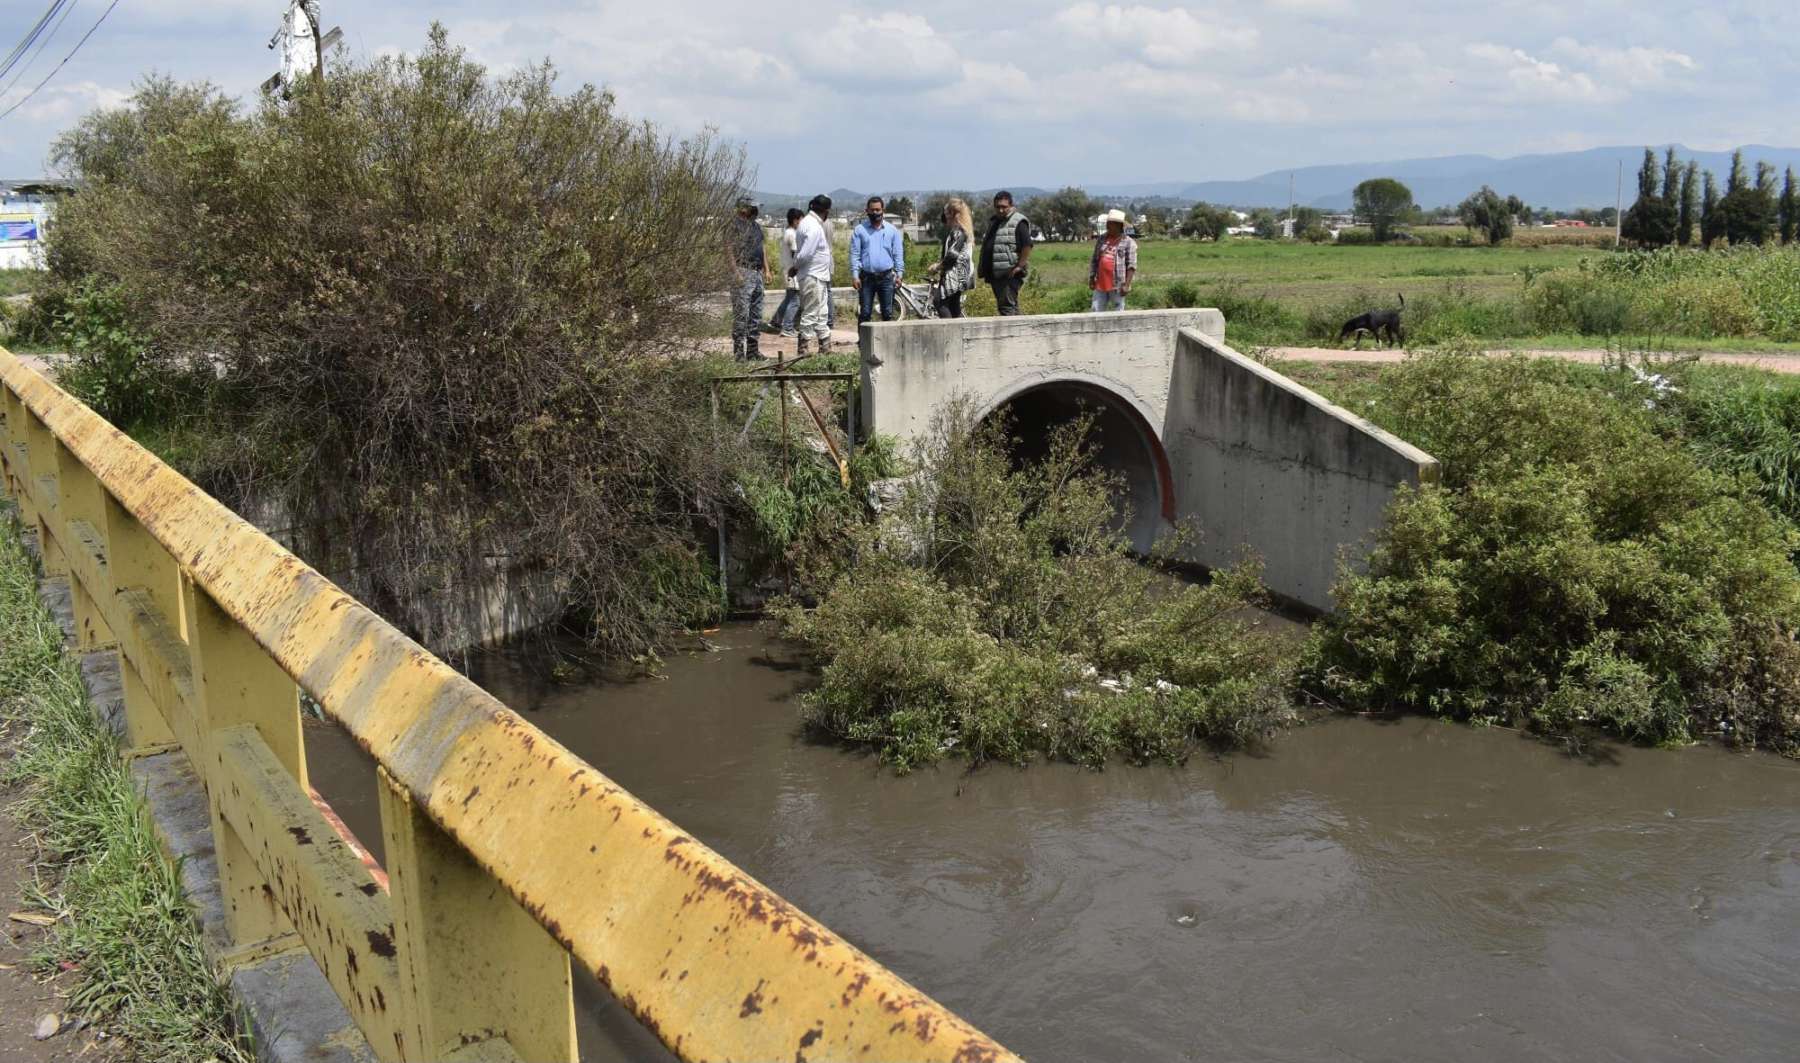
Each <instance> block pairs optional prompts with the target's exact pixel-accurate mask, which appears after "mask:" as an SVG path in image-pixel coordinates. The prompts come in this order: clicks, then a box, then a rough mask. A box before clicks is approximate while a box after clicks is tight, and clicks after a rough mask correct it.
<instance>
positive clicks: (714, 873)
mask: <svg viewBox="0 0 1800 1063" xmlns="http://www.w3.org/2000/svg"><path fill="white" fill-rule="evenodd" d="M0 396H3V398H4V414H5V420H6V433H5V437H4V439H0V466H3V467H4V473H5V487H6V490H7V492H8V493H9V494H10V495H11V496H12V497H13V498H14V499H15V500H16V501H17V503H18V506H19V508H20V511H21V517H22V519H23V520H24V521H25V522H26V523H27V524H28V525H30V526H33V527H35V528H36V529H37V532H38V534H39V537H40V543H41V544H42V556H43V563H44V565H45V568H46V569H47V570H48V571H50V572H52V573H57V574H66V575H67V576H68V577H69V584H70V588H71V591H72V595H73V599H74V611H75V618H76V626H77V639H78V641H79V643H80V646H81V648H83V649H98V648H102V647H106V646H113V645H116V646H117V647H118V652H119V657H120V672H121V673H122V675H123V679H124V693H125V718H126V740H127V743H128V744H129V745H130V746H131V747H134V748H136V749H139V750H146V751H147V750H151V749H157V748H173V747H179V748H180V749H181V750H182V751H183V752H184V753H185V754H186V756H187V758H188V760H189V761H190V762H191V763H192V765H193V767H194V770H195V772H196V773H197V774H198V776H199V777H200V778H201V780H202V781H203V782H204V784H205V786H206V790H207V793H208V797H209V803H210V805H211V808H212V825H213V834H214V842H215V847H216V849H217V852H218V863H219V880H220V886H221V888H222V890H223V893H224V897H225V909H226V920H227V924H228V928H229V931H230V934H231V938H232V941H233V944H234V951H233V953H232V956H234V957H239V958H243V957H253V956H261V955H267V954H268V953H269V952H271V951H275V950H280V949H283V948H287V947H295V946H298V945H300V944H304V945H305V947H306V948H307V949H308V950H309V951H310V952H311V954H312V956H313V958H314V959H315V960H317V962H318V964H319V967H320V968H321V969H322V970H323V971H324V973H325V976H326V978H328V979H329V980H330V982H331V984H332V986H333V987H334V988H335V989H336V990H337V994H338V996H339V997H340V998H341V999H342V1000H343V1002H344V1006H345V1007H346V1008H347V1009H348V1010H349V1012H350V1014H351V1015H352V1016H353V1017H354V1019H355V1020H356V1023H357V1025H358V1026H359V1027H360V1028H361V1030H362V1031H363V1033H364V1034H365V1035H366V1036H367V1038H368V1041H369V1044H370V1046H371V1047H372V1048H373V1050H374V1051H375V1053H376V1054H377V1055H378V1056H380V1057H381V1058H383V1059H401V1060H414V1059H527V1060H551V1059H563V1060H573V1059H575V1058H576V1049H575V1020H574V1005H573V1002H572V997H571V982H570V963H571V956H572V957H573V960H574V961H575V962H578V963H580V964H582V965H583V966H585V967H586V968H587V969H588V970H591V971H592V972H593V973H594V974H595V975H596V976H598V978H599V979H600V981H601V982H603V983H604V984H605V985H607V986H608V987H609V988H610V989H611V990H612V992H613V994H614V995H615V996H616V997H617V998H618V999H619V1000H620V1001H621V1002H622V1003H623V1004H624V1005H625V1007H626V1008H627V1009H629V1010H630V1011H631V1012H632V1014H634V1015H635V1016H637V1018H638V1020H639V1021H640V1022H642V1023H643V1024H644V1025H645V1026H646V1027H648V1028H649V1029H650V1030H651V1031H653V1032H654V1033H655V1034H656V1035H657V1036H658V1037H659V1038H661V1040H662V1041H663V1043H664V1044H666V1045H668V1046H669V1048H670V1049H672V1050H673V1051H674V1052H675V1053H676V1054H677V1055H679V1056H681V1057H683V1058H687V1059H726V1058H731V1059H799V1058H806V1059H818V1060H841V1059H908V1060H915V1059H916V1060H998V1059H1010V1058H1013V1057H1012V1056H1011V1055H1010V1053H1008V1052H1007V1051H1006V1050H1005V1049H1003V1048H1001V1047H1000V1046H999V1045H997V1044H996V1043H995V1042H993V1041H992V1040H990V1039H989V1038H987V1037H986V1036H985V1035H983V1034H982V1033H981V1032H979V1031H978V1030H976V1029H975V1028H974V1027H972V1026H970V1025H969V1024H968V1023H966V1022H964V1021H962V1020H961V1019H959V1018H957V1017H956V1016H955V1015H953V1014H951V1013H950V1012H949V1011H947V1010H946V1009H945V1008H943V1007H942V1006H941V1005H939V1004H938V1003H936V1002H935V1001H933V1000H931V999H930V998H928V997H926V996H925V995H924V994H922V993H920V992H919V991H918V990H916V989H914V988H913V987H912V986H910V985H908V984H907V983H906V982H904V981H902V980H901V979H900V978H899V977H898V976H896V975H895V974H893V973H892V972H890V971H888V970H887V969H886V968H884V967H882V966H881V965H880V964H878V963H876V962H874V961H873V960H871V959H870V958H869V957H867V956H865V955H863V954H862V953H861V952H860V951H858V950H857V949H856V948H855V947H853V946H851V945H850V944H849V943H848V942H846V941H845V940H844V939H843V938H841V937H839V936H838V935H836V934H833V933H831V932H830V931H828V930H826V928H825V927H824V926H822V925H821V924H819V923H817V922H815V921H814V920H813V919H811V918H810V917H808V916H807V915H805V914H804V913H802V912H800V911H799V910H797V909H796V908H794V906H793V905H791V904H789V903H787V902H786V901H784V900H782V898H781V897H779V896H777V895H776V894H775V893H774V892H772V891H770V890H769V889H767V888H766V887H764V886H762V885H761V884H760V883H758V882H756V881H755V880H754V879H752V878H751V877H750V876H748V875H746V874H745V873H744V872H742V871H740V870H739V869H738V868H736V867H734V866H733V865H731V864H730V863H729V862H727V861H726V860H725V859H724V858H722V857H720V856H719V855H718V854H717V853H714V852H713V851H712V850H711V849H708V848H707V847H706V846H704V845H702V844H700V843H699V842H698V841H696V840H695V839H694V838H692V837H690V836H688V835H687V834H685V833H683V832H682V831H681V830H680V829H679V828H678V827H676V826H675V825H674V824H673V823H671V822H669V821H668V820H667V819H664V818H663V817H662V816H661V815H659V814H658V813H657V812H656V811H655V810H654V809H651V808H650V807H648V806H647V805H645V804H643V803H642V802H641V801H639V800H637V799H636V798H635V797H633V796H632V795H631V794H629V793H626V792H625V791H624V790H623V789H621V788H620V787H619V786H618V785H617V784H615V783H613V782H612V781H611V780H610V779H608V778H607V777H606V776H604V775H602V774H600V773H599V772H597V771H595V770H594V769H593V768H592V767H590V766H588V765H587V764H586V763H585V762H583V761H582V760H581V759H580V758H578V757H576V756H575V755H574V754H572V753H570V752H569V751H568V750H566V749H564V748H563V747H562V746H561V745H559V744H557V743H556V742H555V741H554V740H553V739H551V738H550V737H549V736H548V735H546V734H544V733H543V732H542V731H540V730H538V729H537V728H536V727H533V726H532V725H531V724H529V723H527V722H525V721H524V720H523V719H521V718H520V717H519V716H518V715H517V714H515V713H514V712H512V711H511V710H510V709H508V708H507V707H506V706H504V705H502V704H501V703H500V702H498V701H497V700H495V699H494V698H493V697H492V696H491V695H489V694H488V693H486V692H485V691H483V690H481V689H480V688H479V687H477V686H475V685H474V684H473V683H471V682H469V681H468V680H467V679H465V678H463V677H462V676H461V675H459V674H457V673H456V672H455V671H454V670H452V669H451V668H450V667H449V666H448V665H446V664H444V663H443V662H442V661H439V660H438V659H437V658H436V657H433V656H432V655H431V654H429V653H427V652H425V651H424V650H423V649H421V648H420V647H419V646H418V645H417V644H416V643H414V642H413V641H412V640H410V639H408V638H407V637H406V636H404V635H402V634H401V633H400V632H399V631H397V630H395V629H394V628H393V627H392V626H390V625H389V624H387V623H386V622H385V621H383V620H382V619H381V618H380V617H378V616H376V615H375V614H374V613H372V612H370V611H369V610H368V609H367V608H366V607H364V606H363V605H361V604H360V603H358V602H357V601H356V600H355V599H354V598H352V597H350V596H349V595H347V594H345V593H344V592H343V591H341V590H339V589H338V588H337V587H336V586H334V585H332V584H331V583H330V582H329V581H328V580H326V579H325V578H324V577H323V576H321V575H319V573H317V572H315V571H314V570H313V569H311V568H310V567H308V566H307V565H306V564H304V563H303V562H301V561H300V560H299V559H298V558H296V557H294V556H293V555H292V554H290V553H289V552H288V551H287V550H285V549H283V548H282V547H281V546H279V545H277V544H276V543H275V542H274V541H272V540H271V539H269V538H268V537H267V536H265V535H264V534H262V533H261V532H260V531H258V530H257V529H256V528H254V527H252V526H251V525H250V524H248V523H247V522H245V521H244V520H243V519H241V518H240V517H238V516H237V515H235V514H233V513H232V512H231V511H230V510H228V509H226V508H225V507H224V506H223V505H222V504H220V503H219V502H218V501H217V500H215V499H213V498H211V497H210V496H208V495H206V494H205V493H203V492H202V491H200V490H199V489H198V488H197V487H195V486H194V485H193V484H191V483H189V482H188V481H187V480H186V479H185V478H183V477H182V476H181V475H180V474H179V473H177V472H176V471H175V470H174V469H171V468H170V467H168V466H167V465H165V464H163V463H162V462H161V461H160V460H158V459H157V458H156V457H155V456H154V455H152V454H150V453H149V452H148V451H146V450H144V449H143V448H142V447H140V446H138V445H137V444H136V443H135V442H133V441H132V440H131V439H129V438H128V437H126V436H125V435H124V434H123V433H122V432H120V431H118V430H117V429H115V428H114V427H113V426H112V425H110V424H108V423H107V422H106V421H105V420H103V419H102V418H101V417H100V416H99V415H98V414H96V413H94V412H93V411H92V410H90V409H88V408H87V407H86V406H84V405H82V404H81V403H80V402H78V401H76V400H75V399H73V398H71V397H70V396H69V395H67V394H66V393H64V392H63V391H62V390H61V389H60V388H58V387H57V386H56V385H55V384H53V383H51V382H50V381H49V380H46V379H45V378H44V377H42V376H40V375H39V374H37V373H36V372H34V371H32V370H31V369H30V368H28V367H27V366H25V365H24V364H23V363H21V362H20V361H19V360H18V359H17V358H15V357H14V356H13V355H11V354H10V353H6V352H5V351H3V350H0ZM301 690H305V691H306V692H307V693H309V694H311V695H312V696H313V697H314V698H315V699H317V701H318V703H319V704H320V705H321V706H322V707H323V709H324V711H325V713H326V715H328V716H330V717H331V718H332V719H334V720H336V721H337V722H338V723H339V724H341V725H343V726H344V727H345V728H346V729H347V730H348V731H349V732H350V734H351V735H353V736H354V737H355V738H356V740H357V741H358V742H359V743H360V744H361V745H362V746H363V747H364V748H366V749H367V750H368V751H369V752H370V753H371V754H372V755H373V756H374V759H375V760H376V762H377V763H378V765H379V768H378V771H379V774H380V779H381V786H380V794H381V821H382V832H383V836H384V841H385V843H386V852H385V855H386V869H387V874H388V882H387V883H386V884H385V885H384V883H383V882H382V881H381V879H380V876H379V875H378V874H376V873H375V872H373V871H372V870H371V869H370V868H369V867H368V866H367V865H366V864H365V863H364V861H363V859H362V858H361V856H360V854H359V853H358V852H357V851H356V849H355V848H354V847H353V846H352V845H351V844H350V843H349V842H348V841H347V840H346V839H345V838H343V836H342V835H341V834H340V833H339V832H338V831H337V830H336V829H334V827H333V826H332V825H331V824H330V823H329V821H328V820H327V819H326V818H325V815H324V813H323V812H322V811H321V810H320V809H319V808H318V807H317V806H316V805H315V803H314V801H313V800H312V798H311V797H310V796H309V791H308V787H307V781H306V757H305V754H304V751H303V745H302V741H303V740H302V735H301V725H300V720H301V717H300V704H299V691H301ZM227 962H231V958H230V957H228V958H227Z"/></svg>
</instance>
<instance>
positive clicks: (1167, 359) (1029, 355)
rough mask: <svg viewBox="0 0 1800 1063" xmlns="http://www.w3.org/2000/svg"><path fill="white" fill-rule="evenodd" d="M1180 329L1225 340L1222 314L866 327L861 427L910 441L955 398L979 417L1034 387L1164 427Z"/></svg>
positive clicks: (1153, 312)
mask: <svg viewBox="0 0 1800 1063" xmlns="http://www.w3.org/2000/svg"><path fill="white" fill-rule="evenodd" d="M1183 329H1191V330H1194V331H1196V332H1198V333H1200V334H1202V335H1207V336H1211V337H1212V338H1213V339H1215V340H1216V341H1218V342H1220V343H1223V342H1224V339H1225V317H1224V315H1223V314H1221V313H1219V312H1218V311H1217V310H1146V311H1136V312H1131V313H1115V314H1042V315H1035V316H1030V317H1025V316H1020V317H985V318H961V319H956V320H930V321H894V322H870V323H869V324H866V325H863V326H862V331H861V337H860V345H861V349H862V374H863V409H862V415H863V418H864V423H865V424H867V425H868V428H869V430H870V431H872V432H885V433H888V434H890V435H894V436H897V437H899V438H900V439H901V440H909V439H912V438H914V437H916V436H919V435H922V434H923V433H924V432H925V431H926V429H927V428H929V426H930V424H931V415H932V413H933V412H934V411H936V410H937V409H938V408H940V407H941V406H943V405H944V403H946V402H948V401H949V400H950V399H952V398H954V397H955V396H957V395H968V396H970V397H971V398H972V399H973V400H974V401H975V402H976V404H977V407H978V412H979V413H983V414H985V413H986V412H987V411H989V410H992V409H993V408H995V407H997V406H999V405H1000V404H1002V403H1004V402H1006V401H1008V400H1009V399H1011V398H1013V397H1014V396H1016V395H1019V394H1020V393H1021V392H1024V391H1028V390H1030V389H1031V388H1033V387H1037V386H1039V385H1043V384H1051V383H1062V382H1080V383H1088V384H1092V385H1095V386H1097V387H1100V388H1104V389H1106V390H1107V391H1110V392H1112V393H1113V394H1115V395H1117V396H1118V397H1119V398H1120V399H1123V400H1124V401H1126V402H1128V403H1129V404H1130V405H1131V406H1133V407H1135V408H1136V410H1137V412H1138V413H1139V414H1141V415H1142V417H1143V419H1144V421H1145V422H1147V423H1148V424H1150V425H1152V426H1156V425H1160V424H1162V423H1163V415H1164V412H1165V408H1166V403H1167V399H1168V393H1169V372H1170V368H1171V365H1172V363H1173V361H1174V357H1175V337H1176V334H1177V333H1179V332H1180V331H1182V330H1183Z"/></svg>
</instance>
